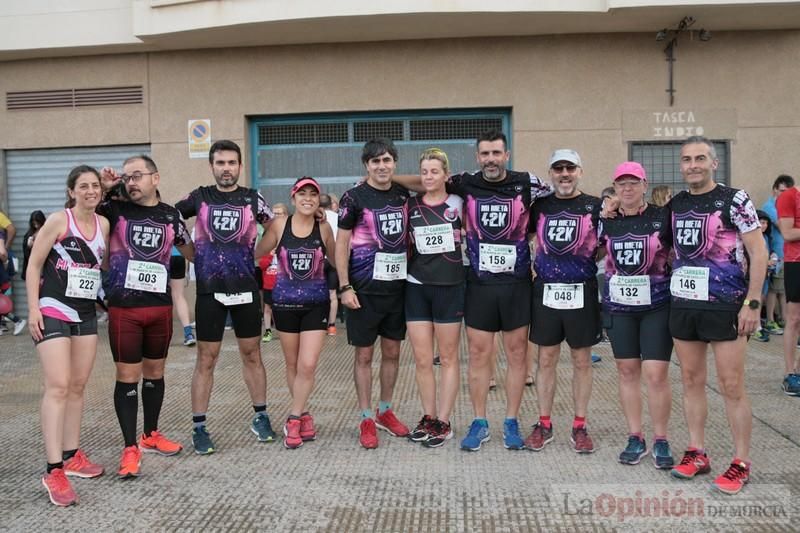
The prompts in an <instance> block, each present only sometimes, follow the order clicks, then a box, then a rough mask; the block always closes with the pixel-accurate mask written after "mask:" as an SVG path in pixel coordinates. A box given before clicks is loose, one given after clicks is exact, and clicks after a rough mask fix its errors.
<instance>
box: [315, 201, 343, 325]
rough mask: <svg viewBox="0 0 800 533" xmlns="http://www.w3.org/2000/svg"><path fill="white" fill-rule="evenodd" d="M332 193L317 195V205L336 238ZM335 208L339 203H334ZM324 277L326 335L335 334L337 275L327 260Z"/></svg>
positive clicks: (336, 219) (336, 217)
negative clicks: (327, 302)
mask: <svg viewBox="0 0 800 533" xmlns="http://www.w3.org/2000/svg"><path fill="white" fill-rule="evenodd" d="M333 198H335V197H334V196H333V195H330V194H326V193H322V194H320V195H319V206H320V207H321V208H323V209H324V210H325V219H326V220H327V221H328V224H330V226H331V229H332V230H333V238H334V240H335V239H336V233H337V232H338V231H339V215H338V214H336V211H333V209H332V208H333ZM336 207H337V210H338V207H339V204H338V202H337V204H336ZM325 277H326V278H327V280H328V295H329V296H330V301H331V305H330V310H329V311H328V335H336V316H337V314H338V312H339V298H338V296H337V294H338V291H339V276H338V275H337V274H336V269H334V268H333V266H332V265H331V264H330V263H329V262H327V260H326V263H325Z"/></svg>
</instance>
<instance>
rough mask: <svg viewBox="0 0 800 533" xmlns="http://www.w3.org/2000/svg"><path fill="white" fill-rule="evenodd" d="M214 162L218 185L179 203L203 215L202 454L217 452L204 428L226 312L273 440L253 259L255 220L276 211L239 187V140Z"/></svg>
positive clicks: (199, 227)
mask: <svg viewBox="0 0 800 533" xmlns="http://www.w3.org/2000/svg"><path fill="white" fill-rule="evenodd" d="M208 160H209V166H210V168H211V172H212V174H213V175H214V181H215V182H216V184H215V185H211V186H206V187H199V188H197V189H195V190H194V191H192V192H191V193H189V195H188V196H187V197H186V198H184V199H183V200H181V201H180V202H178V203H177V204H176V206H175V207H176V208H177V209H178V211H180V213H181V215H182V216H183V217H184V218H189V217H193V216H196V217H197V222H196V224H195V273H196V277H197V300H196V303H195V320H196V323H197V328H196V331H197V361H196V363H195V368H194V374H193V375H192V421H193V423H194V429H193V431H192V443H193V444H194V450H195V453H198V454H201V455H205V454H209V453H213V452H214V443H213V441H212V440H211V436H210V435H209V433H208V430H207V429H206V411H207V410H208V404H209V400H210V398H211V388H212V386H213V384H214V367H215V366H216V364H217V358H218V357H219V352H220V347H221V345H222V336H223V333H224V330H225V319H226V317H227V315H228V313H230V315H231V318H232V320H233V329H234V332H235V334H236V339H237V342H238V344H239V353H240V355H241V357H242V363H243V368H242V373H243V374H244V381H245V383H246V384H247V390H248V392H249V393H250V399H251V400H252V404H253V410H254V411H255V416H254V417H253V419H252V422H251V424H250V430H251V431H252V432H253V433H254V434H255V435H256V438H257V439H258V440H259V441H261V442H272V441H274V440H275V432H274V431H273V430H272V425H271V424H270V420H269V416H268V415H267V400H266V387H267V377H266V372H265V371H264V364H263V363H262V362H261V348H260V343H259V339H260V336H261V299H260V295H259V293H258V290H259V284H258V281H257V279H256V273H255V262H254V260H253V248H254V245H255V240H256V236H257V233H258V232H257V228H256V224H257V223H260V224H262V225H264V226H266V225H267V223H268V222H269V220H270V219H271V218H272V211H271V210H270V208H269V206H268V205H267V203H266V201H265V200H264V198H263V197H262V196H261V195H260V194H259V193H258V191H256V190H253V189H249V188H247V187H240V186H239V185H238V181H239V174H240V172H241V170H242V151H241V149H240V148H239V146H238V145H237V144H236V143H234V142H232V141H225V140H223V141H217V142H215V143H214V144H213V145H212V146H211V150H210V151H209V154H208Z"/></svg>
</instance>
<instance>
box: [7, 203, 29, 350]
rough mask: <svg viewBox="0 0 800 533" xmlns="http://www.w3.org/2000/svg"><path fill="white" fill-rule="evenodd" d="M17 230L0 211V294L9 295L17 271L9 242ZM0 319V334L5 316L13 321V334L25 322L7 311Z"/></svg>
mask: <svg viewBox="0 0 800 533" xmlns="http://www.w3.org/2000/svg"><path fill="white" fill-rule="evenodd" d="M16 233H17V230H16V228H15V227H14V224H13V223H12V222H11V220H9V218H8V217H7V216H6V214H5V213H3V212H2V211H0V294H4V295H6V296H8V297H11V279H12V278H13V277H14V274H16V273H17V265H16V264H15V260H14V254H12V253H11V242H12V241H13V240H14V236H15V235H16ZM0 318H2V321H0V335H2V334H3V333H4V332H5V331H6V327H5V324H4V323H3V322H4V321H5V318H8V319H9V320H11V321H12V322H13V323H14V335H19V334H20V333H21V332H22V330H23V329H25V324H27V322H26V321H25V320H23V319H21V318H20V317H18V316H17V315H15V314H14V313H8V314H7V315H5V317H0Z"/></svg>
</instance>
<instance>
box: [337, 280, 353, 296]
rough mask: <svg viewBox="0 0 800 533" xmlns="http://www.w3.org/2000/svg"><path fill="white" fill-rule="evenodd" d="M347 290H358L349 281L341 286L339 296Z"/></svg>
mask: <svg viewBox="0 0 800 533" xmlns="http://www.w3.org/2000/svg"><path fill="white" fill-rule="evenodd" d="M347 291H353V292H356V290H355V289H354V288H353V286H352V285H350V284H349V283H348V284H347V285H342V286H341V287H339V296H341V295H342V294H344V293H346V292H347Z"/></svg>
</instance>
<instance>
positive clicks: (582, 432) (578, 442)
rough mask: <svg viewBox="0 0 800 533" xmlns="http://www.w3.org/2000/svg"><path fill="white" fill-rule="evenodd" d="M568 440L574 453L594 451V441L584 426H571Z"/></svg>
mask: <svg viewBox="0 0 800 533" xmlns="http://www.w3.org/2000/svg"><path fill="white" fill-rule="evenodd" d="M569 440H570V442H572V447H573V449H574V450H575V452H576V453H594V442H593V441H592V437H590V436H589V433H588V432H587V431H586V426H581V427H579V428H572V435H571V436H570V438H569Z"/></svg>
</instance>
